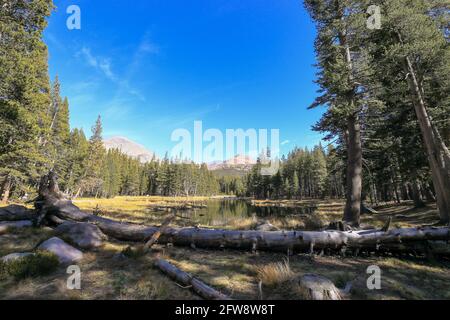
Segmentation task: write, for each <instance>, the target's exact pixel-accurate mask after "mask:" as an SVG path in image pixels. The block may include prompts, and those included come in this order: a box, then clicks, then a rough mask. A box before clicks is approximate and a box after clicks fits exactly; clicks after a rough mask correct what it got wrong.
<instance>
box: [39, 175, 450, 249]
mask: <svg viewBox="0 0 450 320" xmlns="http://www.w3.org/2000/svg"><path fill="white" fill-rule="evenodd" d="M44 182H45V183H44V185H41V188H40V196H39V198H38V199H37V200H36V204H35V206H36V210H37V212H38V213H40V215H39V216H40V220H41V221H45V220H49V221H52V223H54V222H55V221H56V222H59V223H60V222H63V221H64V220H72V221H79V222H89V223H93V224H96V225H97V226H98V227H99V228H100V229H101V231H103V232H104V233H105V234H106V235H107V236H109V237H113V238H116V239H119V240H125V241H136V242H144V241H146V240H148V239H150V238H151V237H152V236H153V235H154V234H155V233H156V232H158V231H159V230H160V228H159V227H155V226H143V225H138V224H131V223H121V222H118V221H114V220H111V219H107V218H103V217H99V216H95V215H92V214H88V213H85V212H83V211H81V210H80V209H79V208H78V207H77V206H75V205H74V204H73V203H72V202H71V201H70V200H67V199H64V197H63V196H62V195H61V194H60V193H59V191H58V187H57V184H56V180H55V178H54V177H52V176H49V178H48V180H47V181H44ZM163 229H164V230H163V232H161V233H162V234H161V236H160V238H159V239H158V242H159V243H160V244H165V243H172V244H173V245H175V246H190V247H201V248H214V249H221V248H229V249H241V250H267V251H282V252H290V253H294V252H311V253H313V252H315V251H316V252H317V251H319V252H320V251H325V250H326V251H333V252H339V251H340V252H345V251H348V250H350V251H353V252H358V251H366V252H385V251H390V252H399V253H438V254H443V255H448V254H446V253H448V252H449V250H447V249H446V248H448V247H449V245H448V240H449V238H450V232H449V228H448V227H441V228H436V227H424V228H403V229H393V230H390V231H380V230H363V231H333V230H327V231H256V230H250V231H237V230H214V229H201V228H163ZM433 241H441V242H440V245H439V246H438V247H439V249H438V250H437V251H435V250H434V248H436V246H433V245H431V244H433ZM443 242H445V243H446V246H445V247H446V248H445V249H443V248H442V243H443Z"/></svg>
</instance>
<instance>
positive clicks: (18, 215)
mask: <svg viewBox="0 0 450 320" xmlns="http://www.w3.org/2000/svg"><path fill="white" fill-rule="evenodd" d="M33 216H34V211H33V210H31V209H28V208H26V207H24V206H19V205H15V204H12V205H10V206H7V207H2V208H0V220H1V221H19V220H30V219H32V218H33Z"/></svg>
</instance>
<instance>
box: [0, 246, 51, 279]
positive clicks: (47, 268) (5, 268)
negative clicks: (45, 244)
mask: <svg viewBox="0 0 450 320" xmlns="http://www.w3.org/2000/svg"><path fill="white" fill-rule="evenodd" d="M58 265H59V261H58V257H57V256H56V255H55V254H53V253H51V252H48V251H38V252H36V253H35V254H34V255H29V256H26V257H23V258H20V259H17V260H14V261H9V262H0V279H5V278H7V277H8V276H11V277H13V278H14V279H16V280H21V279H25V278H33V277H38V276H44V275H48V274H49V273H51V272H53V271H55V270H56V269H57V268H58Z"/></svg>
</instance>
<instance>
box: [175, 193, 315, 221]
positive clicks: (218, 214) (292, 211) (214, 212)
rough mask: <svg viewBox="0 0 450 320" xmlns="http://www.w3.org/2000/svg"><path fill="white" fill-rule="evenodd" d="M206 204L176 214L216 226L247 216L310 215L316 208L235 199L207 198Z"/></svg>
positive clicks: (256, 217) (257, 219) (256, 218)
mask: <svg viewBox="0 0 450 320" xmlns="http://www.w3.org/2000/svg"><path fill="white" fill-rule="evenodd" d="M206 205H207V207H206V208H201V209H192V210H188V211H180V212H178V213H177V215H178V216H181V217H183V218H186V219H189V220H191V222H194V223H196V224H201V225H208V226H212V227H218V226H227V225H229V224H231V223H233V222H236V221H238V220H240V219H242V220H244V219H248V218H253V219H254V220H255V221H264V220H269V219H284V218H291V217H295V218H298V217H300V216H304V215H310V214H312V213H313V212H314V211H315V210H316V208H315V207H309V206H305V207H295V208H289V207H262V206H254V205H252V204H251V203H250V202H249V201H245V200H236V199H225V200H209V201H208V202H207V203H206Z"/></svg>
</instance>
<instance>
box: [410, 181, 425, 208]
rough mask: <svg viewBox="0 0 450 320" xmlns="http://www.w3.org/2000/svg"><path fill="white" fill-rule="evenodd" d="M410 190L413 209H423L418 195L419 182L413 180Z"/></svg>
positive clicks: (420, 197) (423, 204)
mask: <svg viewBox="0 0 450 320" xmlns="http://www.w3.org/2000/svg"><path fill="white" fill-rule="evenodd" d="M411 190H412V198H413V201H414V207H415V208H423V207H424V206H425V203H424V202H423V200H422V196H421V193H420V186H419V181H417V179H415V180H414V181H413V182H412V183H411Z"/></svg>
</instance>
